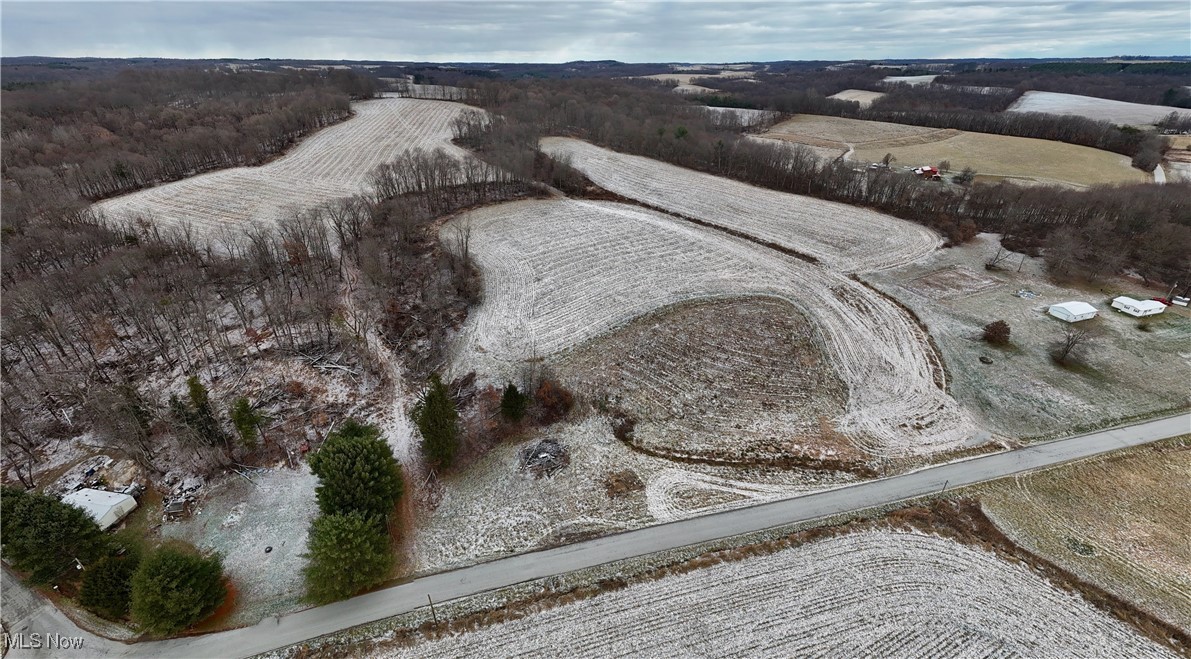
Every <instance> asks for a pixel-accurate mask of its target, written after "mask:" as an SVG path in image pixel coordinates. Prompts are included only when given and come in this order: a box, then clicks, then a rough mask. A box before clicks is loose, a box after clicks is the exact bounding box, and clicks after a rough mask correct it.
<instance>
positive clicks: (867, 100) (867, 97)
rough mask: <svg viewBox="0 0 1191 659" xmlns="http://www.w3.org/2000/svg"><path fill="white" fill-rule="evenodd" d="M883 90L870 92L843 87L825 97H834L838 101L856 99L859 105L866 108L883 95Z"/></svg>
mask: <svg viewBox="0 0 1191 659" xmlns="http://www.w3.org/2000/svg"><path fill="white" fill-rule="evenodd" d="M884 95H885V93H884V92H870V91H868V90H865V89H845V90H844V91H842V92H837V93H835V94H832V95H831V96H828V97H827V98H834V99H836V100H840V101H856V102H857V103H859V104H860V107H862V108H867V107H869V106H870V105H872V104H873V101H875V100H877V99H878V98H881V97H882V96H884Z"/></svg>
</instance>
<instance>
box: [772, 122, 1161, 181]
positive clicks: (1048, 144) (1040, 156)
mask: <svg viewBox="0 0 1191 659" xmlns="http://www.w3.org/2000/svg"><path fill="white" fill-rule="evenodd" d="M763 135H764V136H765V137H773V138H776V139H782V140H785V141H790V142H799V143H804V144H808V145H812V146H817V147H835V148H840V147H842V148H848V147H851V148H852V149H854V152H853V153H852V154H851V156H850V158H851V159H852V160H856V161H859V162H862V163H868V162H878V161H880V160H881V159H882V158H884V156H885V154H887V153H891V154H893V156H894V157H895V158H896V159H897V160H896V161H895V163H894V164H895V166H900V167H915V166H918V165H938V164H939V163H940V162H942V161H944V160H946V161H949V162H950V163H951V171H955V172H958V171H960V170H962V169H963V168H965V167H971V168H972V169H975V170H976V171H977V172H978V173H980V174H982V175H985V176H987V177H997V178H1002V179H1009V180H1014V179H1017V180H1021V181H1025V182H1035V183H1058V184H1067V185H1075V186H1088V185H1096V184H1105V183H1143V182H1147V181H1150V180H1152V179H1151V176H1150V175H1149V174H1147V173H1145V172H1142V171H1140V170H1137V169H1133V168H1132V167H1131V166H1130V163H1129V158H1128V157H1126V156H1122V155H1119V154H1116V153H1110V152H1108V151H1101V150H1099V149H1092V148H1089V147H1085V146H1076V145H1074V144H1065V143H1063V142H1055V141H1050V140H1037V139H1031V138H1025V137H1011V136H1007V135H990V134H987V133H968V132H963V131H958V130H950V129H936V128H927V127H924V126H910V125H905V124H894V123H887V122H880V121H864V120H860V119H845V118H841V117H825V116H818V115H798V116H796V117H794V118H792V119H790V120H787V121H784V122H782V123H780V124H778V125H776V126H774V127H773V128H772V129H770V130H769V131H767V132H765V133H764V134H763Z"/></svg>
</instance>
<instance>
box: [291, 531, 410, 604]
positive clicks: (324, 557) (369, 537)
mask: <svg viewBox="0 0 1191 659" xmlns="http://www.w3.org/2000/svg"><path fill="white" fill-rule="evenodd" d="M379 522H380V520H378V519H377V518H375V517H368V516H366V515H362V514H360V513H358V512H353V513H348V514H346V515H322V516H320V517H319V518H318V519H315V520H314V523H312V524H311V525H310V536H309V538H308V539H307V548H308V550H309V551H308V553H307V554H306V555H305V556H306V558H308V559H309V560H310V562H309V563H308V564H307V565H306V569H305V575H306V597H307V599H309V600H310V601H311V602H314V603H316V604H326V603H328V602H333V601H335V600H340V599H344V598H347V597H351V596H352V595H355V594H356V593H358V592H360V591H361V590H364V589H366V588H369V587H370V586H374V585H376V584H378V583H380V582H381V581H383V580H384V578H385V577H386V576H387V575H388V574H389V571H390V570H392V569H393V552H392V550H391V549H390V547H389V539H388V536H387V535H386V534H385V533H384V532H382V531H381V530H380V528H379V527H380V526H381V524H380V523H379Z"/></svg>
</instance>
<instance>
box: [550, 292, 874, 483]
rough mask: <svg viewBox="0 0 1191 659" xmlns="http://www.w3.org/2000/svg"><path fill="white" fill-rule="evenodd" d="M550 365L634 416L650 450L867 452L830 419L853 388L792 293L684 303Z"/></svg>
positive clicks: (735, 454)
mask: <svg viewBox="0 0 1191 659" xmlns="http://www.w3.org/2000/svg"><path fill="white" fill-rule="evenodd" d="M552 366H553V368H552V370H553V371H554V372H556V373H558V374H559V376H560V377H561V378H562V379H563V380H565V381H566V382H568V383H569V384H570V386H571V388H572V389H573V390H574V391H575V392H576V393H578V394H580V395H581V396H584V397H585V398H587V399H589V400H601V401H605V404H607V405H609V406H611V407H613V408H615V409H617V410H619V411H621V412H623V413H625V414H627V415H629V417H630V418H633V419H636V420H637V424H636V427H635V430H634V432H633V438H632V441H633V443H634V445H637V446H641V447H644V448H646V449H648V450H650V451H654V452H660V453H663V454H666V455H676V456H687V455H695V456H700V457H704V456H706V457H714V458H716V459H721V460H727V461H732V462H735V463H738V464H756V463H758V462H764V461H766V460H780V459H783V458H790V457H801V456H805V455H807V451H808V450H810V451H811V456H810V457H816V458H817V457H828V458H832V459H863V455H862V454H859V452H858V451H857V450H856V448H855V447H854V446H852V444H851V443H850V442H848V441H847V438H845V437H843V436H841V435H837V434H836V433H834V432H833V431H832V430H831V419H834V418H836V417H837V416H839V415H840V414H842V413H843V412H844V406H845V403H846V400H847V388H846V387H845V386H844V384H843V383H842V382H840V381H839V379H838V378H837V377H836V376H835V373H834V372H833V371H832V369H831V366H830V365H829V364H828V363H826V362H825V360H824V355H823V350H822V349H821V348H820V346H819V337H818V336H817V334H816V332H815V329H814V326H813V325H812V324H811V323H810V322H809V321H808V320H807V319H806V318H804V317H803V315H802V314H801V313H800V312H799V311H798V310H797V309H796V308H794V307H793V306H792V305H790V304H788V303H786V302H781V301H779V300H773V299H765V298H756V299H737V300H729V301H724V302H698V303H692V304H687V305H678V306H676V307H671V308H670V309H668V310H665V311H662V312H659V313H656V314H649V315H647V316H643V317H641V318H638V319H637V320H635V321H633V322H632V323H629V325H627V326H626V327H624V328H622V329H620V330H618V331H616V332H613V333H611V334H609V335H606V336H604V337H601V338H600V339H597V340H595V341H592V342H589V343H587V344H585V345H583V346H581V347H579V348H576V349H575V350H573V351H570V352H568V353H566V354H565V355H563V356H562V357H561V358H560V359H559V360H558V361H557V363H556V364H552ZM833 440H834V441H833ZM831 444H834V445H835V446H834V448H828V446H829V445H831ZM804 447H805V448H804ZM820 452H823V453H826V455H822V456H820Z"/></svg>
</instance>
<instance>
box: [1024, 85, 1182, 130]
mask: <svg viewBox="0 0 1191 659" xmlns="http://www.w3.org/2000/svg"><path fill="white" fill-rule="evenodd" d="M1006 112H1044V113H1046V114H1073V115H1077V116H1080V117H1087V118H1088V119H1095V120H1097V121H1108V122H1112V123H1114V124H1120V125H1130V126H1150V125H1153V124H1154V123H1156V122H1158V121H1160V120H1161V119H1162V118H1163V117H1165V116H1166V115H1168V114H1170V113H1171V112H1177V113H1179V114H1181V115H1184V116H1191V110H1187V109H1180V108H1172V107H1169V106H1165V105H1143V104H1141V103H1126V102H1125V101H1114V100H1111V99H1107V98H1096V97H1094V96H1080V95H1078V94H1060V93H1058V92H1040V91H1028V92H1026V93H1025V94H1022V96H1021V98H1019V99H1018V100H1017V101H1016V102H1015V103H1014V104H1013V105H1012V106H1011V107H1010V108H1009V109H1008V110H1006Z"/></svg>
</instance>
